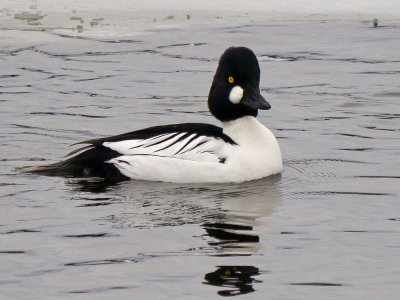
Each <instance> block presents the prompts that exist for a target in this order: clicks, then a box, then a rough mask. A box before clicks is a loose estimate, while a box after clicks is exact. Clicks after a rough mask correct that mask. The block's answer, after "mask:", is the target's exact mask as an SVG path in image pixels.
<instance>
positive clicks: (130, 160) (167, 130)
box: [22, 47, 282, 183]
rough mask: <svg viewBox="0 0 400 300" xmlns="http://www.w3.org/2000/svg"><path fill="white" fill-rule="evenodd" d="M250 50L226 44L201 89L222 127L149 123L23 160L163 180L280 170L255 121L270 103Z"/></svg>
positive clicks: (52, 169)
mask: <svg viewBox="0 0 400 300" xmlns="http://www.w3.org/2000/svg"><path fill="white" fill-rule="evenodd" d="M259 84H260V68H259V65H258V61H257V58H256V56H255V54H254V53H253V51H251V50H250V49H248V48H245V47H230V48H228V49H226V50H225V52H224V53H223V54H222V56H221V58H220V60H219V64H218V68H217V71H216V73H215V75H214V80H213V82H212V85H211V89H210V93H209V95H208V107H209V110H210V112H211V114H212V115H213V116H214V117H215V118H217V119H218V120H220V121H221V122H222V128H221V127H217V126H214V125H210V124H203V123H183V124H172V125H165V126H155V127H150V128H146V129H142V130H138V131H133V132H129V133H124V134H121V135H117V136H112V137H106V138H99V139H93V140H87V141H84V142H81V143H78V144H88V145H87V146H84V147H82V148H80V149H77V150H75V151H73V152H71V153H70V154H69V155H68V156H72V155H75V156H73V157H71V158H69V159H67V160H64V161H61V162H58V163H55V164H51V165H45V166H36V167H27V168H24V169H22V171H23V172H28V173H38V174H43V175H50V176H73V177H102V178H105V179H110V180H115V181H119V180H125V179H137V180H153V181H166V182H181V183H184V182H186V183H191V182H193V183H194V182H243V181H248V180H255V179H259V178H262V177H266V176H270V175H273V174H277V173H280V172H281V171H282V155H281V151H280V148H279V144H278V142H277V140H276V138H275V136H274V135H273V133H272V132H271V131H270V130H269V129H268V128H266V127H265V126H263V125H262V124H261V123H260V122H259V121H257V120H256V116H257V112H258V109H265V110H267V109H270V108H271V106H270V105H269V104H268V102H267V101H266V100H265V99H264V98H263V96H261V93H260V87H259ZM77 153H79V154H77Z"/></svg>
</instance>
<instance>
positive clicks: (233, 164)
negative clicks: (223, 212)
mask: <svg viewBox="0 0 400 300" xmlns="http://www.w3.org/2000/svg"><path fill="white" fill-rule="evenodd" d="M223 132H224V134H226V135H228V136H229V137H230V138H231V139H232V140H233V141H234V142H236V145H232V144H230V143H227V142H225V141H223V140H221V139H218V138H214V137H207V136H199V137H197V138H196V137H195V134H192V135H189V136H187V137H186V138H184V139H181V138H182V137H183V136H184V135H185V134H186V133H185V132H181V133H179V134H178V135H176V133H169V134H168V135H165V134H164V135H159V136H156V137H153V138H150V139H144V140H126V141H119V142H105V143H104V144H103V145H104V146H106V147H108V148H110V149H112V150H115V151H117V152H119V153H121V154H122V156H119V157H116V158H114V159H111V160H110V161H109V163H112V164H114V165H115V166H116V167H117V168H118V169H119V170H120V171H121V173H122V174H124V175H125V176H127V177H130V178H132V179H143V180H157V181H168V182H242V181H248V180H254V179H259V178H262V177H266V176H269V175H273V174H276V173H279V172H281V170H282V157H281V152H280V148H279V145H278V142H277V141H276V138H275V136H274V135H273V134H272V132H271V131H270V130H269V129H267V128H266V127H264V126H263V125H262V124H261V123H260V122H258V121H257V120H256V119H255V118H254V117H250V116H246V117H242V118H240V119H237V120H234V121H230V122H226V123H224V126H223ZM168 137H169V138H168ZM180 139H181V140H180ZM164 140H165V141H164ZM160 141H163V142H160ZM170 144H172V145H170ZM169 145H170V146H169ZM185 145H186V146H185ZM182 147H184V149H182ZM181 149H182V150H181ZM180 150H181V151H180Z"/></svg>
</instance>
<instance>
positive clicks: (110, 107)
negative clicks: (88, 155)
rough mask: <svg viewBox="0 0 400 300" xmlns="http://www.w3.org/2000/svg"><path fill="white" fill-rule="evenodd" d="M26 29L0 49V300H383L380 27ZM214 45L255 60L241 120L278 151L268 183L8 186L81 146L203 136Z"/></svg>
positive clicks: (386, 173)
mask: <svg viewBox="0 0 400 300" xmlns="http://www.w3.org/2000/svg"><path fill="white" fill-rule="evenodd" d="M19 13H21V12H19ZM3 14H6V12H3ZM24 18H25V19H24ZM26 18H27V17H26V16H18V18H14V20H13V22H16V23H17V24H22V25H21V27H20V28H19V27H18V26H14V25H13V26H11V25H10V26H8V27H7V26H3V27H2V29H1V31H0V43H1V52H0V64H1V70H0V85H1V89H0V107H1V110H0V114H1V118H0V123H1V128H2V129H1V133H0V135H1V142H0V153H1V171H0V195H1V202H0V203H1V221H0V241H1V242H0V269H1V275H0V295H1V298H2V299H23V298H33V299H39V298H40V299H45V298H50V299H54V298H57V299H68V298H74V299H75V298H77V299H89V298H96V299H110V298H111V297H113V298H115V299H128V298H135V299H141V298H142V299H172V298H179V299H180V298H185V299H209V298H211V299H213V298H215V299H216V298H220V296H228V295H230V296H234V295H243V297H245V296H244V295H247V298H249V299H269V298H272V299H294V298H296V299H333V298H336V299H343V298H346V299H366V298H368V299H378V298H379V299H397V297H398V293H399V292H400V287H399V284H398V283H399V280H400V261H399V259H398V258H399V248H400V242H399V238H398V237H399V233H400V227H399V226H400V206H399V196H400V189H399V180H400V176H399V175H400V174H399V170H400V151H399V133H398V132H399V131H400V120H399V119H400V114H399V104H398V101H399V97H400V84H399V80H398V78H399V69H400V51H399V50H400V40H399V29H400V27H399V25H398V23H388V24H381V25H382V26H380V27H378V28H373V27H372V26H371V24H370V23H365V22H364V23H362V22H355V21H340V22H339V21H338V22H333V21H330V22H317V21H313V22H304V21H302V22H288V21H287V22H273V23H271V22H270V23H268V22H264V23H263V22H257V23H251V22H250V21H249V22H247V25H240V24H239V23H240V22H237V23H235V22H233V23H229V22H228V23H221V24H217V23H215V22H214V23H211V24H208V23H207V22H203V23H201V22H200V23H199V24H196V25H194V26H177V27H174V26H169V27H168V26H154V27H152V26H148V28H147V29H141V31H140V32H136V33H135V34H131V35H129V34H126V33H124V34H123V36H121V35H120V36H119V35H118V34H101V31H99V32H97V34H94V33H93V32H92V33H91V32H90V30H89V29H90V27H89V29H88V30H89V32H88V33H87V32H86V29H85V28H87V27H88V26H87V24H88V22H87V21H86V23H84V24H85V26H86V27H84V28H83V29H82V31H83V32H77V29H76V27H74V28H73V30H72V29H71V28H70V29H68V28H53V27H45V28H40V26H41V25H40V24H37V23H34V24H28V22H43V23H44V22H45V20H46V18H44V19H40V18H39V19H38V18H36V19H35V20H31V19H30V20H27V19H26ZM93 18H95V17H94V16H92V17H91V18H90V20H92V19H93ZM192 19H193V18H192ZM70 21H71V22H75V21H76V20H75V19H71V20H70ZM166 21H168V20H166ZM10 22H11V21H10ZM18 22H20V23H18ZM98 22H99V23H102V22H103V23H104V24H106V22H107V19H106V20H99V21H98ZM75 25H76V24H75ZM75 25H74V26H75ZM95 25H96V24H95ZM95 25H93V26H95ZM97 25H98V24H97ZM97 25H96V26H97ZM99 26H100V25H99ZM32 29H43V30H39V31H37V30H34V31H32ZM85 33H87V34H85ZM230 45H245V46H248V47H250V48H251V49H253V50H254V51H255V53H256V54H257V56H258V58H259V61H260V67H261V70H262V73H261V88H262V92H263V94H264V96H266V98H267V99H268V100H269V102H270V103H271V105H272V109H271V110H270V111H267V112H261V113H260V116H259V120H260V121H261V122H262V123H264V124H265V125H266V126H268V127H269V128H270V129H271V130H272V131H273V132H275V134H276V135H277V137H278V139H279V143H280V145H281V148H282V152H283V157H284V171H283V173H282V176H281V177H275V178H266V179H262V180H258V181H254V182H248V183H243V184H223V185H221V184H218V185H216V184H201V185H200V184H167V183H156V182H144V181H143V182H141V181H131V182H124V183H121V184H119V185H114V186H103V185H102V184H101V183H98V182H85V181H80V180H78V179H64V178H49V177H42V176H35V175H28V174H20V173H19V172H18V171H16V168H17V167H21V166H26V165H37V164H42V163H44V161H46V162H54V161H58V160H60V159H62V158H63V156H64V155H65V154H67V153H68V152H69V151H70V150H72V149H73V148H71V147H69V145H70V144H73V143H75V142H78V141H81V140H86V139H91V138H95V137H100V136H108V135H114V134H118V133H123V132H126V131H131V130H135V129H140V128H143V127H146V126H152V125H158V124H167V123H176V122H188V121H190V122H208V123H214V124H218V123H217V121H215V120H214V119H213V118H212V117H211V116H210V114H209V113H208V111H207V106H206V97H207V94H208V90H209V86H210V84H211V81H212V77H213V74H214V71H215V68H216V66H217V62H218V58H219V56H220V54H221V53H222V51H223V50H224V49H225V48H226V47H228V46H230Z"/></svg>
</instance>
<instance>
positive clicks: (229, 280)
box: [204, 266, 261, 296]
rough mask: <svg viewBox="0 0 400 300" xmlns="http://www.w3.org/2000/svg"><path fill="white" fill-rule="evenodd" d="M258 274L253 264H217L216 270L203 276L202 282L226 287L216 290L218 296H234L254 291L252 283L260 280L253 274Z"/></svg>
mask: <svg viewBox="0 0 400 300" xmlns="http://www.w3.org/2000/svg"><path fill="white" fill-rule="evenodd" d="M259 274H260V272H259V270H258V268H256V267H253V266H217V270H215V271H214V272H210V273H207V274H206V275H205V276H204V280H205V281H204V283H205V284H209V285H214V286H220V287H224V288H226V289H222V290H220V291H218V295H220V296H236V295H241V294H248V293H252V292H254V291H255V290H254V288H253V283H255V282H261V281H259V280H257V279H255V278H253V276H257V275H259Z"/></svg>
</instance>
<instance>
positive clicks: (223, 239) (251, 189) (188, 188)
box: [79, 176, 282, 296]
mask: <svg viewBox="0 0 400 300" xmlns="http://www.w3.org/2000/svg"><path fill="white" fill-rule="evenodd" d="M279 182H280V176H275V177H270V178H265V179H261V180H257V181H252V182H247V183H242V184H224V185H221V184H210V185H205V184H202V185H195V184H193V185H181V184H167V183H159V182H140V181H137V182H135V181H132V182H126V183H123V184H121V185H116V186H111V187H110V186H107V185H106V184H104V183H100V184H99V183H97V184H93V183H92V182H89V183H86V184H85V185H83V186H82V183H81V182H80V184H81V186H80V188H79V189H80V190H81V191H84V192H91V193H95V194H97V196H98V194H99V193H100V194H101V199H105V198H107V196H111V198H112V200H110V201H108V202H109V203H110V204H112V203H115V199H116V197H118V198H119V200H118V201H117V203H121V204H122V205H123V206H124V210H123V212H121V211H119V212H118V213H115V211H114V214H113V215H112V216H110V217H109V218H108V217H107V219H108V220H109V221H110V222H112V223H114V224H115V225H116V226H117V227H118V228H127V227H129V228H144V229H146V228H147V229H150V228H155V227H165V226H181V225H185V224H201V227H202V228H203V229H204V231H205V232H204V234H203V235H202V236H201V238H202V239H205V240H206V242H207V244H208V247H198V248H190V251H188V250H187V249H180V250H177V251H173V252H170V251H168V250H167V251H166V252H163V251H162V250H161V249H160V250H161V251H157V252H153V253H144V254H145V255H151V256H153V257H154V256H163V255H188V253H191V254H195V255H198V254H202V255H207V256H213V257H216V256H223V257H229V256H234V257H238V256H240V257H246V256H252V255H254V254H257V253H258V251H259V250H260V249H261V248H262V247H263V245H262V244H261V243H260V235H262V234H263V232H262V231H260V228H262V227H261V226H260V225H262V224H263V223H262V222H263V218H265V217H267V216H269V215H271V214H272V213H273V212H274V211H275V209H276V207H277V206H279V204H280V202H281V199H282V196H281V191H280V183H279ZM88 200H89V197H88ZM90 200H91V201H92V202H93V198H91V199H90ZM113 201H114V202H113ZM103 202H107V201H102V203H103ZM161 248H162V247H161ZM243 262H244V263H243V265H242V266H240V265H238V264H237V260H236V261H235V264H234V265H224V266H213V270H210V272H209V273H207V274H205V276H204V281H203V283H204V284H207V285H214V286H220V287H223V288H224V289H221V290H220V291H218V294H219V295H223V296H234V295H240V294H246V293H251V292H254V290H255V289H254V288H253V284H254V283H257V282H261V281H260V280H259V279H258V280H257V278H256V276H258V275H260V273H263V272H264V271H265V270H264V271H261V270H259V267H257V266H249V265H248V261H247V260H246V259H245V258H244V261H243ZM246 262H247V263H246ZM214 267H215V268H217V269H216V270H215V269H214ZM227 288H229V289H227Z"/></svg>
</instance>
